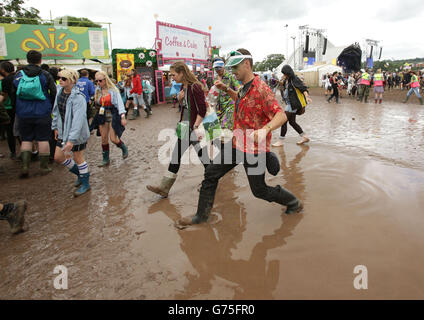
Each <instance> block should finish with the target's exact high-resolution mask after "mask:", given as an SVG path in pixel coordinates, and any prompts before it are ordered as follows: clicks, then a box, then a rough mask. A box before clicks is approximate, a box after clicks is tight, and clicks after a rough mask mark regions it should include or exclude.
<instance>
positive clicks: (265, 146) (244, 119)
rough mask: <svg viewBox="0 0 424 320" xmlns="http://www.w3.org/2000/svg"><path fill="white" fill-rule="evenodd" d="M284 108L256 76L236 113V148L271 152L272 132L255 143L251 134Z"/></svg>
mask: <svg viewBox="0 0 424 320" xmlns="http://www.w3.org/2000/svg"><path fill="white" fill-rule="evenodd" d="M278 112H283V109H282V108H281V106H280V105H279V104H278V101H277V99H276V98H275V95H274V93H273V92H272V91H271V89H270V88H269V86H268V85H267V84H266V83H265V82H263V81H262V80H261V79H260V78H259V76H255V79H254V80H253V82H252V84H251V86H250V88H249V90H248V92H247V94H246V95H245V96H244V98H242V99H241V100H240V103H239V107H238V111H237V112H235V113H234V138H233V146H234V148H236V149H238V150H240V151H243V152H245V153H251V154H258V153H262V152H269V151H270V147H271V138H272V133H271V132H270V133H269V134H268V135H267V136H266V139H262V140H261V139H259V140H260V141H259V143H255V142H254V140H253V137H251V134H252V133H253V131H254V130H259V129H262V128H263V127H264V126H266V125H267V124H268V123H269V122H270V121H271V120H272V119H273V118H274V116H275V115H276V114H277V113H278Z"/></svg>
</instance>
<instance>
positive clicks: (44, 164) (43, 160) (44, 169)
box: [40, 153, 52, 176]
mask: <svg viewBox="0 0 424 320" xmlns="http://www.w3.org/2000/svg"><path fill="white" fill-rule="evenodd" d="M49 161H50V153H40V172H41V175H42V176H45V175H46V174H49V173H50V172H52V169H51V168H49Z"/></svg>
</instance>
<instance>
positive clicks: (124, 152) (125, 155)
mask: <svg viewBox="0 0 424 320" xmlns="http://www.w3.org/2000/svg"><path fill="white" fill-rule="evenodd" d="M121 150H122V159H126V158H128V147H127V146H126V145H125V143H123V142H122V141H121Z"/></svg>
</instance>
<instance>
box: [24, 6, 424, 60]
mask: <svg viewBox="0 0 424 320" xmlns="http://www.w3.org/2000/svg"><path fill="white" fill-rule="evenodd" d="M25 6H27V7H35V8H37V9H39V10H40V15H41V17H42V18H49V17H50V11H51V13H52V16H53V18H55V17H58V16H63V15H71V16H77V17H87V18H89V19H90V20H92V21H96V22H111V23H112V44H113V48H128V49H130V48H135V47H139V46H141V47H146V48H152V47H153V45H154V39H155V36H156V28H155V22H156V19H155V14H156V15H158V20H159V21H163V22H168V23H173V24H177V25H182V26H188V27H192V28H194V29H198V30H202V31H206V32H208V31H209V26H211V27H212V31H211V33H212V45H220V46H221V47H222V52H224V53H226V52H229V51H231V50H233V49H237V48H241V47H243V48H246V49H248V50H250V51H251V53H252V55H253V58H254V60H255V61H258V60H262V59H263V58H264V57H266V55H268V54H271V53H283V54H285V53H286V34H287V32H288V35H289V37H290V36H294V35H296V36H297V37H298V27H299V26H301V25H306V24H307V25H309V26H310V27H313V28H317V29H326V30H327V31H326V35H327V37H328V39H329V41H331V42H332V43H333V44H334V45H336V46H344V45H346V46H348V45H350V44H352V43H354V42H359V43H360V44H362V43H363V41H364V39H374V40H380V41H381V46H382V47H383V56H382V59H391V58H393V59H402V58H415V57H424V37H423V36H422V32H421V30H422V23H423V16H424V1H423V0H397V1H395V0H372V1H370V0H353V1H346V0H339V1H336V0H319V1H316V0H314V1H312V0H296V1H287V0H277V1H275V0H243V1H240V0H235V1H234V0H232V1H231V0H225V1H224V0H214V1H210V0H209V1H204V0H196V1H194V0H155V1H145V0H142V1H136V0H119V1H116V0H113V1H112V0H102V1H100V0H89V1H88V0H72V1H63V0H55V1H39V0H37V1H36V0H28V1H27V2H26V5H25ZM286 24H288V28H284V26H285V25H286ZM286 30H287V31H286ZM292 51H293V41H292V40H290V41H289V54H291V53H292Z"/></svg>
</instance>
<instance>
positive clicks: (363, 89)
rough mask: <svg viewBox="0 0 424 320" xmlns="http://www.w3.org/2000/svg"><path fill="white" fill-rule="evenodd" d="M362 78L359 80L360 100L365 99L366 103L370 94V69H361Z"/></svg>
mask: <svg viewBox="0 0 424 320" xmlns="http://www.w3.org/2000/svg"><path fill="white" fill-rule="evenodd" d="M361 71H362V75H361V80H360V82H359V96H358V101H361V102H362V101H364V99H365V103H368V96H369V94H370V85H371V76H370V74H369V73H368V72H369V71H368V69H365V70H361Z"/></svg>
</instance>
